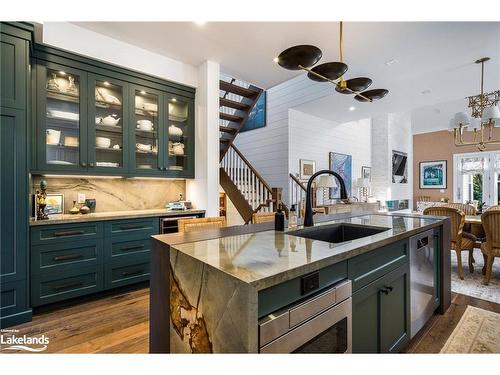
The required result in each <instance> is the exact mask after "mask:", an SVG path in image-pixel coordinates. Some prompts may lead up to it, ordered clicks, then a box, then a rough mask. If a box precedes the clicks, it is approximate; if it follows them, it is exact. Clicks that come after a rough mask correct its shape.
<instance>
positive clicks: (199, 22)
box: [194, 21, 206, 26]
mask: <svg viewBox="0 0 500 375" xmlns="http://www.w3.org/2000/svg"><path fill="white" fill-rule="evenodd" d="M194 23H195V24H197V25H198V26H205V24H206V22H205V21H194Z"/></svg>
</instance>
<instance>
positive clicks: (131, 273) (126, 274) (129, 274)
mask: <svg viewBox="0 0 500 375" xmlns="http://www.w3.org/2000/svg"><path fill="white" fill-rule="evenodd" d="M143 272H144V270H143V269H140V270H135V271H123V272H122V274H121V275H122V276H123V277H127V276H135V275H140V274H141V273H143Z"/></svg>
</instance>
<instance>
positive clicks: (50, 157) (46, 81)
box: [37, 64, 87, 170]
mask: <svg viewBox="0 0 500 375" xmlns="http://www.w3.org/2000/svg"><path fill="white" fill-rule="evenodd" d="M37 86H38V90H37V95H38V98H37V101H38V114H37V122H38V123H39V127H38V129H39V134H38V142H39V143H38V153H39V154H38V160H39V164H41V165H39V167H40V168H42V169H50V170H81V169H86V165H87V155H86V120H87V118H86V113H87V106H86V105H87V103H86V100H87V96H86V73H85V72H80V71H78V70H74V69H69V68H67V67H63V66H57V65H53V64H48V65H47V66H43V65H40V66H38V67H37Z"/></svg>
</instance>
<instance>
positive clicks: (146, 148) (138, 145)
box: [135, 143, 153, 152]
mask: <svg viewBox="0 0 500 375" xmlns="http://www.w3.org/2000/svg"><path fill="white" fill-rule="evenodd" d="M135 147H136V149H137V150H139V151H148V152H151V151H153V145H148V144H144V143H136V144H135Z"/></svg>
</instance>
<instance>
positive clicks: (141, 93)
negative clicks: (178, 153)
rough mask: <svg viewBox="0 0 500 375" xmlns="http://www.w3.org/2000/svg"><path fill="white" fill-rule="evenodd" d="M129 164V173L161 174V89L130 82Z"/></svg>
mask: <svg viewBox="0 0 500 375" xmlns="http://www.w3.org/2000/svg"><path fill="white" fill-rule="evenodd" d="M130 97H131V107H132V108H133V110H132V111H131V115H130V116H131V120H130V128H129V131H130V133H131V134H130V136H129V140H130V148H131V149H130V151H129V155H130V168H129V170H130V171H131V174H134V175H146V176H151V175H153V176H156V175H158V176H162V175H165V167H164V164H163V152H162V150H163V148H164V147H165V145H164V144H163V142H162V139H163V137H164V135H163V127H164V126H163V122H164V119H163V118H164V115H163V109H162V107H161V103H162V101H163V93H162V92H161V91H157V90H153V89H150V88H146V87H140V86H131V90H130Z"/></svg>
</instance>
